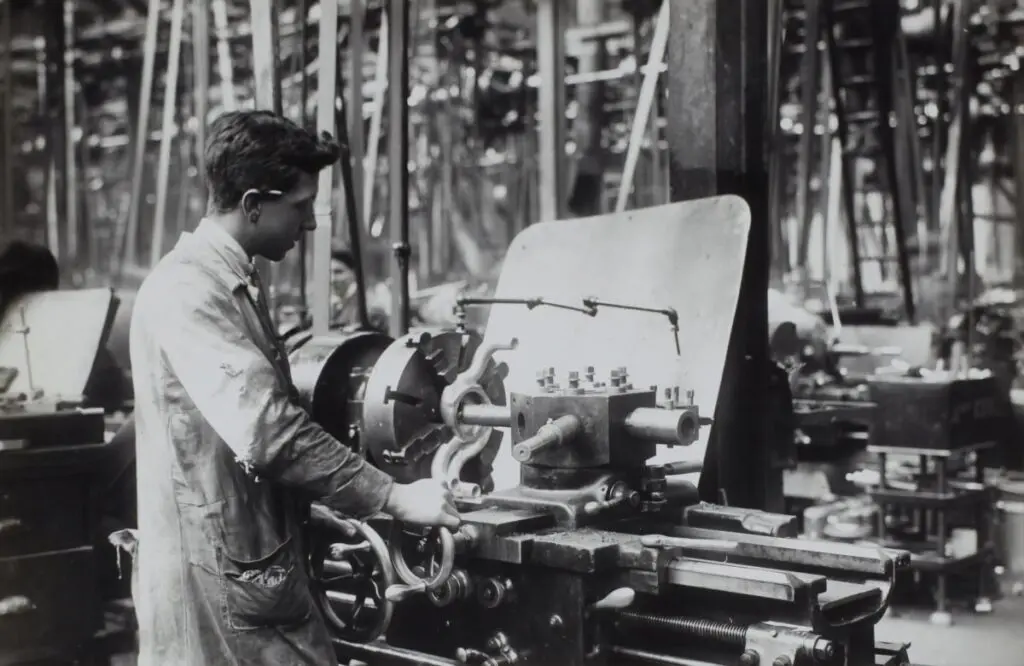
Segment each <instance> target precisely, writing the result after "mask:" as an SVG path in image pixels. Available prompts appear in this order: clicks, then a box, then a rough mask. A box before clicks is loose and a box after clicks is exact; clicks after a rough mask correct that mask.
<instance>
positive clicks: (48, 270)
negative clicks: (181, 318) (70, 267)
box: [0, 240, 60, 294]
mask: <svg viewBox="0 0 1024 666" xmlns="http://www.w3.org/2000/svg"><path fill="white" fill-rule="evenodd" d="M58 286H60V268H59V266H58V265H57V258H56V257H54V256H53V253H52V252H50V250H49V248H47V247H46V246H43V245H36V244H34V243H26V242H25V241H21V240H14V241H11V242H10V243H8V244H7V246H6V247H5V248H4V249H3V251H2V252H0V290H3V291H4V292H5V293H7V294H13V293H18V294H23V293H26V292H30V291H44V290H47V289H56V288H57V287H58Z"/></svg>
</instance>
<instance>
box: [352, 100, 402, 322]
mask: <svg viewBox="0 0 1024 666" xmlns="http://www.w3.org/2000/svg"><path fill="white" fill-rule="evenodd" d="M347 112H348V109H347V108H345V107H342V109H341V111H340V112H339V113H340V114H341V122H339V123H338V139H339V141H338V143H339V144H340V145H341V187H340V188H339V189H338V196H339V197H340V198H341V199H342V203H343V204H344V206H345V223H346V224H347V225H348V242H349V245H350V247H351V249H352V272H353V273H354V274H355V278H356V308H357V310H356V314H357V316H358V318H359V326H360V328H361V329H363V330H368V329H369V328H370V314H369V311H368V310H367V308H366V274H365V272H364V271H363V245H362V235H363V234H362V229H361V228H360V226H361V225H360V224H359V219H360V218H359V210H358V209H357V207H356V206H357V204H358V202H357V199H358V198H359V191H358V189H357V188H356V184H355V177H354V175H353V169H352V153H351V150H350V146H351V142H350V140H349V136H348V122H347V120H346V117H345V115H346V113H347ZM407 298H408V295H407Z"/></svg>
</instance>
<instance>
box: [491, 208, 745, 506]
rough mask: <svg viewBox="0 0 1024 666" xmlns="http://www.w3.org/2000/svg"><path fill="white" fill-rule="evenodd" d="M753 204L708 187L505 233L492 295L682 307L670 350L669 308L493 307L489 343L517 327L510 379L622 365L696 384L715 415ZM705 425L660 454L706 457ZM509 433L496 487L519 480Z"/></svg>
mask: <svg viewBox="0 0 1024 666" xmlns="http://www.w3.org/2000/svg"><path fill="white" fill-rule="evenodd" d="M749 229H750V210H749V208H747V205H746V203H745V202H744V201H743V200H742V199H740V198H739V197H735V196H723V197H711V198H708V199H699V200H696V201H688V202H683V203H676V204H670V205H667V206H658V207H655V208H646V209H640V210H636V211H631V212H627V213H622V214H615V215H602V216H598V217H591V218H583V219H575V220H563V221H557V222H546V223H541V224H536V225H533V226H531V227H529V228H527V229H526V230H524V231H523V232H522V233H520V234H519V235H518V236H517V237H516V238H515V239H514V240H513V242H512V244H511V246H510V248H509V251H508V254H507V256H506V257H505V261H504V265H503V267H502V272H501V277H500V279H499V281H498V286H497V288H496V290H495V294H494V295H495V297H496V298H535V297H543V298H545V299H548V300H551V301H556V302H560V303H564V304H571V305H574V306H577V307H579V306H580V305H581V304H582V299H584V298H587V297H596V298H600V299H602V300H606V301H614V302H620V303H628V304H633V305H638V306H644V307H653V308H666V307H671V308H674V309H675V310H676V311H677V312H678V313H679V320H680V333H679V340H680V346H681V349H682V353H681V354H680V355H679V356H677V355H676V350H675V342H674V339H673V333H672V330H671V328H670V326H669V322H668V320H667V318H666V317H664V316H662V315H657V314H650V313H642V312H631V311H622V310H606V309H600V310H599V313H598V314H597V315H596V316H595V317H589V316H587V315H584V314H581V313H578V312H573V311H570V310H563V309H558V308H552V307H546V306H540V307H537V308H534V309H532V310H527V309H526V308H525V307H521V306H512V305H495V306H492V307H491V312H490V318H489V320H488V324H487V331H486V335H485V338H484V340H485V343H490V342H499V341H507V340H508V339H510V338H513V337H515V338H518V339H519V346H518V348H517V349H516V350H514V351H511V352H501V353H499V354H497V355H496V358H498V359H500V360H503V361H505V362H506V363H508V366H509V368H510V371H509V376H508V378H507V380H506V389H507V390H508V391H509V392H512V391H524V392H525V391H531V390H533V388H534V387H535V386H536V373H537V370H538V369H539V368H541V367H546V366H553V367H555V368H556V370H557V373H558V376H559V379H560V381H563V382H564V377H565V374H566V373H567V372H568V371H570V370H583V369H585V368H586V366H588V365H593V366H594V367H595V368H596V370H597V374H598V376H599V377H604V378H607V375H608V373H609V371H610V369H611V368H615V367H618V366H626V367H627V368H628V370H629V373H630V376H631V377H632V379H631V381H632V383H633V384H634V385H636V386H644V387H646V386H650V385H654V384H657V385H661V386H667V385H678V386H680V387H681V388H682V389H683V390H684V391H685V390H686V389H688V388H691V389H693V390H694V392H695V401H696V403H697V405H699V406H700V410H701V413H702V414H706V415H709V416H710V415H712V414H713V413H714V408H715V403H716V401H717V398H718V391H719V386H720V384H721V381H722V372H723V368H724V366H725V353H726V347H727V346H728V342H729V334H730V331H731V330H732V324H733V319H734V316H735V312H736V303H737V300H738V298H739V288H740V274H741V271H742V268H743V259H744V256H745V254H746V247H747V236H748V232H749ZM707 434H708V433H707V429H706V428H705V429H704V432H703V433H702V437H701V439H700V440H699V441H698V442H697V443H695V444H694V445H692V446H690V447H676V448H673V449H665V448H661V450H660V452H659V456H658V458H657V459H658V460H664V461H670V460H703V457H704V449H705V447H706V440H707ZM508 440H509V438H508V437H507V436H506V438H505V441H504V442H503V444H502V450H501V452H500V453H499V455H498V458H497V460H496V461H495V473H494V480H495V485H496V487H497V488H507V487H510V486H513V485H515V484H516V483H517V482H518V479H519V465H518V463H516V462H515V461H514V460H513V459H512V455H511V452H510V450H509V442H508Z"/></svg>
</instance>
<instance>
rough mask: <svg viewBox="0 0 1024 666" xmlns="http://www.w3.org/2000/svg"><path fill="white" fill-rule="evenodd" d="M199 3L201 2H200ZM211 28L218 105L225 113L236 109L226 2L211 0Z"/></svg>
mask: <svg viewBox="0 0 1024 666" xmlns="http://www.w3.org/2000/svg"><path fill="white" fill-rule="evenodd" d="M200 1H201V0H200ZM211 5H212V7H213V27H214V31H215V32H216V34H217V72H218V73H219V74H220V104H221V106H222V107H224V110H225V111H235V110H237V109H238V102H237V100H236V99H235V77H234V66H233V64H232V61H231V44H230V43H229V42H228V8H227V2H226V0H213V2H212V3H211Z"/></svg>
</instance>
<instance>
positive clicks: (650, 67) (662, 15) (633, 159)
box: [615, 0, 669, 213]
mask: <svg viewBox="0 0 1024 666" xmlns="http://www.w3.org/2000/svg"><path fill="white" fill-rule="evenodd" d="M668 19H669V13H668V0H662V3H661V11H660V12H659V13H658V23H657V25H656V26H655V28H654V37H653V38H652V40H651V52H650V54H648V56H647V71H646V73H645V74H644V80H643V83H642V84H641V85H640V97H639V99H638V100H637V105H636V115H634V116H633V127H632V129H631V130H630V134H629V146H628V148H627V149H626V164H625V166H624V167H623V169H622V180H621V181H620V182H619V194H618V199H617V200H616V201H615V212H616V213H622V212H625V210H626V205H627V204H628V203H629V195H630V193H631V192H632V190H633V175H634V174H635V173H636V165H637V162H638V161H639V159H640V148H641V146H642V144H643V140H644V136H645V135H646V134H647V128H648V126H649V125H650V116H651V109H652V108H653V106H654V96H655V95H656V94H657V92H658V73H659V71H660V70H661V67H660V65H661V64H662V61H663V60H664V59H665V49H666V47H667V46H668V23H669V21H668ZM655 131H657V128H655ZM655 151H657V145H655Z"/></svg>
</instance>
